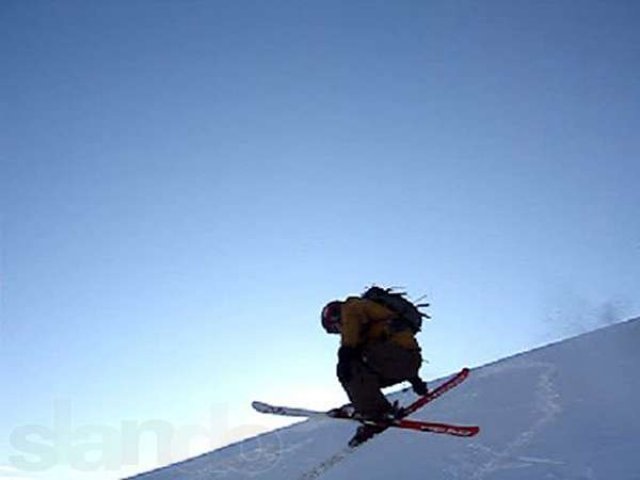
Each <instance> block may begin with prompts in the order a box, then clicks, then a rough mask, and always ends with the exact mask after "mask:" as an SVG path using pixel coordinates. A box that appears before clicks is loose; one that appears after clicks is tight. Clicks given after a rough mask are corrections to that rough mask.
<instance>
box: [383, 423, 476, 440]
mask: <svg viewBox="0 0 640 480" xmlns="http://www.w3.org/2000/svg"><path fill="white" fill-rule="evenodd" d="M388 426H389V427H395V428H404V429H407V430H417V431H420V432H431V433H444V434H447V435H454V436H456V437H473V436H474V435H477V434H478V432H480V427H477V426H475V425H452V424H450V423H439V422H423V421H421V420H408V419H399V420H395V421H393V422H391V424H390V425H388Z"/></svg>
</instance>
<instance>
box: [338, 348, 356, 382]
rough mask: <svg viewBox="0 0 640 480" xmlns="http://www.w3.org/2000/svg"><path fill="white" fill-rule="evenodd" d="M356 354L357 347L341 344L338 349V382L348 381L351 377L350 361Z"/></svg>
mask: <svg viewBox="0 0 640 480" xmlns="http://www.w3.org/2000/svg"><path fill="white" fill-rule="evenodd" d="M357 356H358V349H357V348H354V347H347V346H344V345H343V346H342V347H340V349H339V350H338V367H337V368H336V375H337V376H338V380H340V383H343V384H344V383H348V382H350V381H351V379H352V378H353V373H352V371H351V362H352V361H353V359H354V358H356V357H357Z"/></svg>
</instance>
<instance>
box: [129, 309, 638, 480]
mask: <svg viewBox="0 0 640 480" xmlns="http://www.w3.org/2000/svg"><path fill="white" fill-rule="evenodd" d="M639 364H640V319H636V320H631V321H628V322H624V323H620V324H617V325H614V326H611V327H607V328H604V329H601V330H598V331H595V332H591V333H588V334H585V335H581V336H579V337H575V338H573V339H570V340H566V341H563V342H560V343H557V344H553V345H550V346H547V347H544V348H540V349H536V350H533V351H530V352H527V353H523V354H520V355H516V356H514V357H510V358H507V359H504V360H501V361H498V362H495V363H492V364H490V365H486V366H484V367H481V368H477V369H474V370H473V371H472V373H471V376H470V378H469V379H468V380H467V381H466V382H465V383H463V384H462V385H461V386H459V387H458V388H457V389H455V390H453V391H451V392H450V393H448V394H447V395H445V396H444V397H443V398H441V399H438V400H436V401H435V402H434V403H432V404H430V405H428V406H426V407H425V408H424V409H423V410H422V411H420V412H418V413H417V414H416V415H415V416H414V417H415V418H419V419H424V420H437V421H450V422H452V423H460V424H477V425H480V426H481V428H482V431H481V432H480V434H479V435H478V436H476V437H474V438H470V439H463V438H455V437H449V436H445V435H435V434H428V433H418V432H408V431H400V430H393V429H392V430H388V431H387V432H385V433H384V434H382V435H380V436H378V437H376V438H375V439H373V440H372V441H371V442H369V443H366V444H364V445H363V446H361V447H360V448H358V449H356V450H354V451H352V452H349V450H348V449H345V448H344V447H345V444H346V442H347V441H348V439H349V438H350V437H351V435H352V433H353V431H354V430H355V428H356V424H354V423H352V422H341V421H337V420H310V421H306V422H303V423H300V424H297V425H294V426H292V427H288V428H284V429H282V430H279V431H276V432H271V433H267V434H264V435H262V436H259V437H256V438H253V439H250V440H247V441H244V442H242V443H238V444H235V445H232V446H229V447H226V448H223V449H220V450H217V451H214V452H211V453H209V454H207V455H203V456H200V457H197V458H195V459H192V460H188V461H186V462H182V463H179V464H176V465H173V466H170V467H167V468H164V469H159V470H156V471H154V472H150V473H147V474H143V475H139V476H137V477H134V478H135V479H136V480H169V479H171V480H175V479H185V480H202V479H218V478H220V479H225V480H240V479H254V480H275V479H278V480H280V479H293V480H302V479H312V478H318V477H319V476H321V477H322V479H323V480H338V479H345V480H346V479H359V478H363V479H364V478H366V479H367V480H375V479H381V480H382V479H384V480H388V479H390V478H397V479H405V480H408V479H416V480H417V479H425V478H427V479H430V480H445V479H447V480H452V479H465V480H480V479H487V480H488V479H491V480H506V479H518V480H542V479H551V480H553V479H563V480H596V479H607V480H614V479H615V480H637V479H640V437H638V435H640V414H639V409H638V407H637V400H636V399H637V398H638V397H640V375H638V372H637V368H638V366H639ZM436 383H437V382H435V381H434V382H433V385H435V384H436ZM395 396H396V397H398V398H400V400H401V401H402V402H404V403H406V402H408V401H410V400H411V399H413V398H414V396H413V394H412V393H411V392H406V391H405V392H400V393H398V394H396V395H395ZM327 460H328V461H327ZM332 463H333V465H331V464H332Z"/></svg>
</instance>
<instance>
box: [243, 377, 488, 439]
mask: <svg viewBox="0 0 640 480" xmlns="http://www.w3.org/2000/svg"><path fill="white" fill-rule="evenodd" d="M468 376H469V369H468V368H463V369H462V370H460V371H459V372H458V373H457V374H455V375H454V376H453V377H451V378H450V379H448V380H446V381H445V382H444V383H442V384H440V385H439V386H438V387H436V388H435V389H434V390H432V391H431V392H429V393H427V394H426V395H424V396H422V397H420V398H418V399H417V400H416V401H414V402H413V403H411V404H409V405H408V406H407V407H405V408H403V415H402V417H401V418H399V419H396V420H392V421H388V422H375V421H369V420H366V419H362V418H358V417H357V416H354V415H339V414H336V413H335V412H331V413H330V412H326V411H322V410H310V409H306V408H294V407H283V406H276V405H270V404H268V403H264V402H253V403H252V404H251V405H252V406H253V408H254V409H255V410H256V411H258V412H260V413H266V414H272V415H283V416H287V417H308V418H313V417H329V418H336V419H339V420H350V421H356V422H359V423H362V424H363V425H365V426H368V427H370V428H369V431H368V432H367V433H365V434H364V435H360V436H359V437H358V436H357V437H354V438H353V439H352V440H351V441H350V442H349V445H350V446H352V447H355V446H358V445H360V444H362V443H364V442H365V441H367V440H369V439H370V438H371V437H373V436H375V435H378V434H379V433H382V432H383V431H385V430H386V429H387V428H391V427H393V428H403V429H407V430H416V431H421V432H431V433H442V434H447V435H455V436H459V437H470V436H473V435H476V434H477V433H478V432H479V431H480V429H479V427H477V426H465V425H451V424H447V423H437V422H423V421H419V420H409V419H407V418H406V417H408V416H409V415H411V414H413V413H415V412H416V411H417V410H418V409H420V408H422V407H423V406H425V405H426V404H428V403H430V402H432V401H433V400H435V399H437V398H439V397H440V396H442V395H443V394H445V393H446V392H448V391H449V390H451V389H452V388H454V387H456V386H458V385H460V384H461V383H462V382H463V381H464V380H465V379H466V378H467V377H468Z"/></svg>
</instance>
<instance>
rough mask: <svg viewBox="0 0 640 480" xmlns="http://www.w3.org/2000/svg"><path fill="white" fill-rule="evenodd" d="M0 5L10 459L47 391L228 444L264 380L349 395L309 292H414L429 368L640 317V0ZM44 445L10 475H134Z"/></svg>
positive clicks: (6, 463)
mask: <svg viewBox="0 0 640 480" xmlns="http://www.w3.org/2000/svg"><path fill="white" fill-rule="evenodd" d="M0 22H1V23H0V55H1V58H2V64H3V66H2V75H0V85H1V87H2V90H1V91H2V96H1V100H0V101H1V104H0V107H1V108H0V131H1V132H2V134H1V136H0V155H1V156H0V162H1V165H0V166H1V169H0V202H1V203H0V205H1V210H0V211H1V220H2V224H1V231H0V242H1V253H2V257H1V260H2V262H1V264H0V273H1V275H2V276H1V288H2V291H1V295H2V297H1V318H0V322H1V323H0V335H1V337H0V360H1V361H0V375H1V376H0V378H1V381H2V388H3V392H4V393H3V395H2V396H1V398H0V411H2V415H0V478H3V477H2V475H3V472H4V474H5V475H12V473H11V472H13V474H15V473H16V472H15V467H14V466H12V464H11V461H10V457H11V456H15V455H18V454H20V452H19V451H18V450H17V449H16V448H15V434H16V431H18V432H19V431H20V428H21V427H24V426H25V425H40V426H44V427H47V428H53V426H54V423H55V422H56V419H58V420H59V418H60V417H61V416H63V414H62V413H60V412H64V411H66V410H65V408H68V409H70V411H71V412H72V424H73V429H77V428H78V427H82V426H96V425H97V426H102V427H105V428H107V429H111V431H113V430H116V431H119V430H118V429H121V424H122V422H123V421H137V422H145V421H148V420H152V419H160V420H163V421H165V422H168V423H170V424H171V425H175V426H184V425H192V424H202V422H205V423H206V422H209V423H208V424H212V423H215V424H216V427H215V428H213V427H212V431H213V430H215V433H216V435H217V436H218V438H216V439H214V440H215V442H219V443H225V442H228V441H230V440H232V439H234V438H238V437H240V436H242V435H246V434H248V433H250V432H252V431H254V429H255V428H257V427H251V426H249V424H258V425H262V426H264V427H269V426H273V425H276V423H273V420H271V419H267V418H264V417H258V416H256V415H253V414H252V413H251V411H250V407H249V403H250V401H251V400H253V399H261V400H266V401H278V402H288V403H293V404H298V405H304V406H308V407H318V408H325V407H329V406H332V405H335V404H336V403H341V402H343V401H344V399H345V397H344V396H343V395H342V393H341V391H340V388H339V386H338V384H337V380H336V379H335V376H334V364H335V350H336V346H337V339H336V338H335V337H330V336H326V335H325V334H324V332H323V331H322V330H321V328H320V326H319V318H318V316H319V311H320V309H321V307H322V306H323V304H324V303H325V302H326V301H328V300H331V299H333V298H340V297H344V296H346V295H349V294H353V293H358V292H360V291H361V290H362V289H363V288H364V287H366V286H368V285H370V284H372V283H378V284H382V285H397V286H403V287H406V288H407V289H408V290H409V292H410V293H412V294H413V295H414V297H418V296H420V295H422V294H427V295H428V299H429V300H430V301H431V302H432V305H433V306H432V308H431V314H432V316H433V320H432V321H431V322H429V324H428V325H426V326H425V328H424V331H423V332H422V333H421V334H420V337H419V338H420V340H421V342H422V343H423V345H424V350H425V351H424V354H425V357H426V358H427V359H428V361H429V363H428V364H426V365H425V366H424V367H423V369H422V374H423V376H425V377H426V378H435V377H437V376H440V375H444V374H447V373H450V372H452V371H454V370H457V369H458V368H460V367H461V366H463V365H468V366H477V365H481V364H484V363H486V362H489V361H492V360H496V359H498V358H501V357H504V356H506V355H510V354H513V353H516V352H519V351H523V350H528V349H530V348H532V347H535V346H538V345H541V344H543V343H545V342H548V341H550V340H553V339H557V338H560V337H564V336H568V335H571V334H574V333H579V332H581V331H583V330H585V329H589V328H593V327H596V326H598V325H600V324H602V323H607V322H611V321H614V320H617V319H622V318H626V317H630V316H633V315H637V314H638V312H639V311H640V298H639V297H638V292H640V275H639V273H640V215H639V214H638V212H639V211H640V208H639V206H640V188H639V184H640V158H639V154H640V136H639V135H638V131H639V127H640V121H639V120H640V29H639V28H638V25H640V3H638V2H637V1H635V0H630V1H595V0H582V1H579V2H576V1H568V0H554V1H538V2H526V1H513V0H488V1H484V2H475V1H471V0H468V1H463V0H440V1H432V0H424V1H408V0H400V1H393V2H391V1H374V0H372V1H359V0H356V1H334V0H323V1H315V2H312V1H297V0H295V1H294V0H289V1H279V0H270V1H244V0H241V1H215V0H211V1H204V0H201V1H169V0H153V1H152V0H139V1H138V0H136V1H128V0H126V1H125V0H114V1H109V2H86V1H83V0H60V1H56V2H49V1H37V0H34V1H29V2H23V1H17V0H5V1H3V2H2V4H1V5H0ZM65 405H67V407H65ZM56 412H57V413H56ZM212 418H213V420H212ZM203 419H204V420H203ZM12 435H13V437H12ZM77 435H79V433H77V432H76V437H74V438H76V440H77V439H78V437H77ZM36 437H37V435H36ZM12 438H13V440H12ZM86 440H87V439H86V438H85V439H84V440H82V439H81V440H79V441H86ZM94 440H95V438H94ZM38 441H39V442H40V443H41V444H42V443H46V440H43V439H42V437H40V440H38ZM196 443H197V442H196ZM207 447H210V445H205V446H201V448H202V449H207ZM197 451H199V450H197V448H196V447H194V449H193V450H190V451H189V452H188V453H190V454H192V453H197ZM65 452H66V453H65ZM94 453H95V452H94ZM23 454H24V453H23ZM58 454H59V457H58V458H59V459H60V461H59V462H58V463H59V464H60V466H59V467H57V468H52V469H45V470H44V471H39V472H24V471H23V472H18V473H22V474H27V473H28V476H27V477H26V478H38V479H40V478H42V479H47V480H48V479H58V478H60V479H63V478H64V479H65V480H68V479H69V478H75V477H76V476H77V477H78V478H84V479H98V478H114V477H118V476H122V475H123V474H124V473H125V472H129V471H137V470H140V469H143V467H142V463H141V462H140V464H138V465H133V466H132V467H131V468H130V469H129V470H126V469H124V468H123V469H120V470H111V471H108V472H106V473H105V472H101V471H95V470H91V471H86V472H80V471H78V469H77V468H71V469H69V462H68V461H67V460H68V459H67V460H65V459H66V458H67V457H65V455H66V454H68V452H67V451H66V450H65V449H64V448H63V447H60V449H59V451H58ZM95 455H96V457H97V458H98V463H99V460H100V452H98V453H96V454H95ZM67 456H68V455H67ZM29 458H31V459H34V460H35V459H36V457H34V456H32V457H29ZM147 460H148V459H147ZM150 461H153V458H151V460H150ZM145 468H146V467H145Z"/></svg>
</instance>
